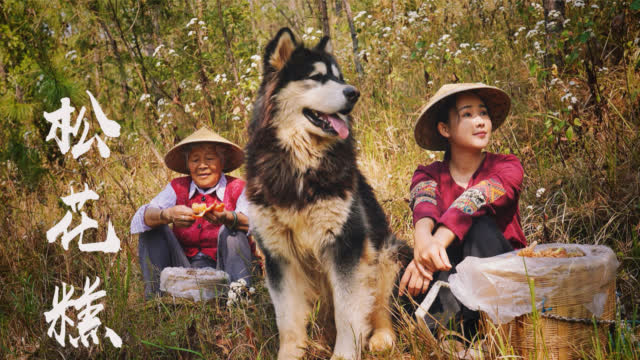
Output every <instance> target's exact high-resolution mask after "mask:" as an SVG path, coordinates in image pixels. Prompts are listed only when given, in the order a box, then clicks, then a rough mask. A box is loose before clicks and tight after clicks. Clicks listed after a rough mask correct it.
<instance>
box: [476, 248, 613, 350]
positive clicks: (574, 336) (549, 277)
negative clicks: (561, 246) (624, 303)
mask: <svg viewBox="0 0 640 360" xmlns="http://www.w3.org/2000/svg"><path fill="white" fill-rule="evenodd" d="M558 260H559V261H558V262H557V265H555V268H554V269H553V271H550V272H549V274H546V275H544V276H533V277H531V278H532V279H533V281H534V284H535V287H544V286H550V285H553V286H556V287H557V289H559V290H558V291H554V292H553V293H551V294H549V295H548V296H547V297H546V298H545V301H544V304H543V310H539V311H538V320H537V321H536V322H534V321H533V318H532V315H531V314H527V315H522V316H518V317H516V318H515V319H514V320H512V321H511V322H509V323H506V324H503V325H493V324H490V322H491V320H490V319H489V317H488V316H487V315H486V314H485V313H482V317H481V319H482V320H481V321H482V323H481V329H483V331H485V332H491V331H494V330H497V331H498V332H499V334H500V336H501V337H502V339H505V340H508V341H509V343H510V344H511V346H512V347H513V348H514V350H515V351H516V352H517V353H518V354H519V355H521V356H522V357H524V358H525V359H545V360H546V359H553V360H570V359H582V358H583V357H584V354H593V353H594V347H595V346H596V344H597V343H599V346H600V348H605V349H606V346H607V345H606V344H607V342H608V333H609V325H607V324H599V325H597V326H596V325H594V323H593V322H591V323H583V322H577V321H576V319H589V320H590V319H592V316H593V314H592V313H591V311H589V310H588V309H587V308H586V307H585V304H587V303H590V302H591V301H593V298H594V294H603V295H604V296H606V301H605V302H604V312H603V313H602V315H601V316H600V317H599V318H598V320H614V319H615V277H613V279H611V281H608V282H606V283H604V284H600V285H595V283H596V282H595V281H594V278H595V277H597V275H599V274H601V273H602V272H603V271H604V268H605V267H608V268H611V261H610V260H609V259H607V258H604V257H602V258H598V257H597V256H596V257H595V261H593V262H589V263H586V262H583V263H582V265H579V266H576V264H575V263H571V262H569V261H567V259H558ZM544 261H553V260H551V259H546V260H544ZM614 269H615V268H614ZM563 271H566V272H568V273H570V276H566V277H563V278H561V279H558V277H557V276H556V275H557V274H558V272H563ZM518 280H520V279H518ZM522 281H526V279H522ZM547 315H551V316H554V315H555V316H560V317H563V318H564V319H557V318H549V317H547ZM536 330H537V331H536Z"/></svg>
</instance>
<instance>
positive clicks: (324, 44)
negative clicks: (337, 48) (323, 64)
mask: <svg viewBox="0 0 640 360" xmlns="http://www.w3.org/2000/svg"><path fill="white" fill-rule="evenodd" d="M316 50H320V51H324V52H326V53H327V54H333V46H331V39H330V38H329V37H328V36H323V37H322V39H320V42H319V43H318V45H316Z"/></svg>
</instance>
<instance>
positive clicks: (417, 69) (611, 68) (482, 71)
mask: <svg viewBox="0 0 640 360" xmlns="http://www.w3.org/2000/svg"><path fill="white" fill-rule="evenodd" d="M257 3H259V4H260V5H261V6H262V5H264V6H262V7H258V6H257V5H256V9H257V10H256V14H255V15H252V16H255V18H256V19H265V20H259V21H258V23H257V24H256V26H257V28H256V34H255V37H256V39H257V43H258V44H265V43H266V41H267V39H268V37H269V36H271V35H272V33H273V31H272V30H273V29H274V28H277V26H279V25H280V24H285V23H286V21H285V20H284V19H283V17H282V15H281V14H280V12H279V11H276V10H274V9H273V8H271V7H270V6H271V5H270V4H271V2H269V1H258V2H257ZM574 3H575V2H567V8H566V17H567V18H568V19H570V21H569V22H568V23H567V25H566V26H565V30H566V33H561V34H556V35H550V36H547V35H545V33H544V27H542V28H540V27H539V25H536V24H537V23H538V22H539V21H541V20H543V19H544V16H543V14H542V12H541V10H540V5H539V4H538V3H537V2H531V1H507V0H504V1H499V0H496V1H486V2H485V1H461V0H454V1H444V0H432V1H424V2H415V1H410V0H406V1H404V0H403V1H395V2H394V4H395V5H394V6H393V7H391V4H390V2H388V1H373V0H372V1H365V2H362V3H355V2H354V4H352V7H353V8H354V14H357V13H358V12H359V11H367V13H365V14H363V15H360V16H359V17H358V19H356V27H357V28H358V30H359V33H358V36H359V40H360V44H361V50H362V51H363V53H362V54H361V56H362V58H361V60H362V61H363V64H364V67H365V75H364V76H362V77H359V76H358V75H357V74H356V73H355V70H354V68H353V65H352V64H353V62H352V54H351V40H350V36H349V33H348V27H347V24H346V22H344V21H342V20H339V21H338V20H336V19H335V18H333V25H334V26H333V27H332V29H333V34H332V35H333V38H334V48H335V49H336V52H335V55H336V57H337V59H338V61H339V63H340V64H341V65H342V69H343V71H344V72H345V75H346V77H347V78H348V80H349V82H350V83H352V84H354V85H356V86H357V87H358V88H359V89H360V91H361V93H362V96H361V99H360V102H359V104H358V105H357V106H356V109H355V111H354V113H353V117H354V121H355V122H354V124H355V125H354V131H353V133H354V135H355V137H356V139H357V144H358V153H359V163H358V165H359V167H360V169H361V170H362V171H363V172H364V173H365V175H366V176H367V178H368V180H369V182H370V183H371V185H372V186H373V188H374V189H375V191H376V194H377V197H378V200H379V201H380V202H381V203H382V206H383V208H384V210H385V212H386V213H387V215H388V217H389V220H390V223H391V226H392V228H393V230H394V232H395V233H396V234H397V235H398V236H399V237H400V238H403V239H405V240H407V241H411V240H410V239H411V238H412V228H411V214H410V211H409V208H408V206H407V202H408V188H409V180H410V178H411V176H412V173H413V171H414V170H415V168H416V167H417V165H418V164H427V163H430V162H431V161H433V160H434V159H440V158H441V157H442V154H441V153H431V152H428V151H425V150H422V149H420V148H418V147H417V145H416V144H415V141H414V139H413V126H414V123H415V120H416V118H417V115H418V109H419V108H420V106H421V105H422V104H423V103H424V102H425V101H426V99H427V98H428V97H429V96H430V95H432V94H433V93H434V92H435V91H436V90H437V89H438V88H439V86H440V85H442V84H444V83H448V82H452V81H454V80H456V79H459V81H470V82H471V81H474V82H475V81H482V82H485V83H487V84H490V85H496V86H499V87H501V88H503V89H504V90H506V91H507V92H508V93H509V94H511V96H512V100H513V107H512V111H511V114H510V117H509V120H508V121H507V123H506V124H505V125H503V126H502V128H501V129H499V130H498V131H497V132H496V133H495V134H494V137H493V140H492V145H491V148H490V149H489V150H491V151H496V152H503V153H513V154H516V155H517V156H519V158H520V159H521V161H522V163H523V165H524V168H525V173H526V176H525V183H524V189H523V192H522V194H521V199H520V208H521V211H522V222H523V227H524V230H525V233H526V235H527V238H528V240H529V241H534V240H538V241H539V242H571V243H586V244H604V245H607V246H610V247H612V248H613V249H614V250H615V251H616V253H617V255H618V258H619V260H620V261H621V264H622V265H621V267H620V270H619V273H618V278H617V284H618V292H619V294H620V298H621V303H620V306H619V309H620V316H621V317H622V319H637V318H638V317H637V309H638V305H639V304H640V295H639V294H640V293H639V292H638V289H639V288H640V284H639V283H638V279H639V277H640V266H638V264H639V263H640V241H638V238H639V236H638V231H639V227H640V173H639V172H638V169H640V147H638V146H637V144H638V140H639V137H640V135H638V134H639V132H638V127H639V126H640V112H638V109H639V108H640V101H639V94H640V75H639V72H638V68H639V64H640V63H639V61H640V51H638V50H637V46H638V36H639V34H640V28H639V27H638V22H637V19H638V10H632V1H618V2H615V3H611V2H609V1H604V0H601V1H591V2H589V4H588V5H587V6H584V7H577V6H574V5H572V4H574ZM633 3H634V4H636V3H637V1H634V2H633ZM591 5H597V6H598V9H594V8H592V7H591ZM280 11H282V13H285V14H287V12H286V9H284V10H283V9H280ZM620 14H622V15H623V17H624V18H625V19H627V22H626V26H625V28H624V31H623V32H622V33H620V34H617V33H614V31H617V30H616V29H614V28H613V27H612V19H613V18H614V17H615V16H617V15H620ZM589 24H590V25H589ZM183 25H184V24H177V26H183ZM306 25H307V26H312V24H311V22H309V24H306ZM520 27H525V29H524V30H519V28H520ZM534 29H538V32H537V33H531V34H532V35H529V36H527V35H528V34H529V33H530V31H532V30H534ZM589 29H590V30H589ZM587 32H593V33H594V35H593V36H591V37H589V36H587V38H586V40H585V42H582V40H583V38H582V37H581V36H583V34H585V33H587ZM312 33H315V29H314V30H313V32H312ZM445 35H448V36H445ZM309 41H311V40H309ZM536 42H538V47H536V45H535V43H536ZM463 44H468V46H466V45H463ZM545 45H549V46H550V48H551V49H553V48H554V47H556V49H557V47H558V46H560V45H562V46H563V49H562V51H560V50H558V51H555V52H553V54H551V55H557V54H560V55H561V56H565V55H566V57H564V64H557V66H552V65H549V64H547V63H546V61H547V60H546V59H547V58H548V55H549V54H550V53H551V52H552V50H547V52H546V53H544V54H543V53H541V52H540V51H542V50H544V49H547V48H546V47H545ZM245 50H246V49H245ZM595 50H597V51H595ZM618 53H620V54H622V55H620V56H618V55H616V54H618ZM236 56H237V57H238V58H239V59H240V58H242V59H243V60H244V61H245V62H244V64H248V63H250V60H249V56H250V54H247V53H246V51H245V52H243V53H241V54H240V53H239V54H236ZM574 56H575V58H574ZM572 58H574V60H571V59H572ZM594 69H595V70H594ZM593 71H595V83H594V79H593V77H591V76H590V72H593ZM211 75H212V76H211V77H212V78H213V74H211ZM257 79H258V77H257V74H253V75H252V76H248V77H247V78H246V79H245V80H243V81H242V83H241V84H237V86H236V87H235V88H233V89H232V88H231V87H232V86H231V85H228V84H227V85H222V84H221V85H220V90H219V91H220V94H218V95H219V96H220V98H224V102H222V103H221V104H223V106H224V107H223V108H224V109H225V110H226V111H228V112H229V113H224V114H222V115H221V117H220V119H219V121H218V122H217V123H216V130H217V131H218V132H220V133H221V134H222V135H223V136H226V137H227V138H229V139H231V140H233V141H236V142H237V143H240V144H244V143H245V142H246V139H247V138H246V131H245V129H244V126H242V123H243V121H241V120H245V121H246V120H248V114H249V113H250V107H249V104H250V101H246V100H245V99H246V98H253V97H255V83H256V81H257ZM115 87H117V86H115V85H114V88H115ZM114 91H115V90H114ZM132 91H134V92H136V91H137V92H138V94H137V95H136V96H138V97H139V96H140V95H142V90H141V89H133V90H132ZM216 91H218V90H216ZM224 91H231V92H230V93H229V94H230V95H229V96H227V97H225V96H224V95H223V94H224ZM96 93H97V92H96ZM107 93H108V92H106V91H105V92H104V94H107ZM567 93H570V94H571V95H570V96H569V97H568V98H567V97H566V94H567ZM104 94H103V95H102V96H98V97H99V98H98V100H99V101H100V103H101V105H103V109H105V112H107V113H108V114H109V113H111V114H113V113H117V112H120V111H124V113H122V114H119V116H117V118H121V119H131V120H130V121H127V122H126V124H123V134H122V135H121V136H120V137H119V138H117V139H114V140H111V141H110V142H109V147H110V148H111V151H112V155H111V157H110V158H108V159H102V158H100V157H99V156H98V155H97V152H95V151H94V150H95V149H94V150H92V151H91V152H89V153H88V154H86V155H85V156H83V157H82V160H80V161H74V160H72V159H71V157H70V156H67V157H66V158H64V159H62V160H56V161H54V162H46V161H45V160H44V159H42V160H41V161H42V164H43V167H44V168H45V169H46V170H47V171H48V172H47V174H48V175H38V176H44V178H42V180H41V181H40V182H39V183H38V185H37V186H36V188H35V189H32V188H29V187H27V186H26V185H25V181H24V179H25V177H24V176H22V175H21V171H22V170H21V168H20V166H19V164H16V163H15V162H11V161H5V162H3V163H0V165H1V166H0V181H1V183H2V189H3V191H2V192H0V203H2V207H1V211H0V240H2V244H3V246H2V248H0V279H1V280H0V282H1V283H2V286H0V353H3V354H6V356H7V357H8V358H23V357H29V356H31V357H33V358H59V357H63V358H104V359H112V358H116V357H120V358H145V359H159V358H167V359H168V358H178V359H199V358H205V359H272V358H274V356H275V354H276V352H277V348H278V337H277V328H276V325H275V316H274V313H273V309H272V305H271V303H270V299H269V296H268V293H267V291H266V289H265V287H264V284H263V281H262V279H260V280H259V281H258V282H257V284H256V289H257V291H256V293H255V294H254V295H253V296H252V297H251V298H250V299H251V303H248V302H244V303H239V304H237V305H233V306H226V300H227V299H225V298H224V297H223V298H221V299H219V300H216V301H213V302H209V303H190V302H186V301H173V300H171V299H163V300H154V301H150V302H144V301H143V297H142V293H143V288H142V282H141V275H140V270H139V267H138V264H137V238H136V237H134V236H130V235H128V233H129V223H130V220H131V217H132V216H133V213H134V212H135V210H136V209H137V207H138V206H140V205H141V204H144V203H146V202H148V201H149V200H150V199H151V198H152V197H153V196H155V194H157V193H158V192H159V191H160V190H161V189H162V188H163V187H164V186H165V185H166V184H167V182H168V181H170V179H171V178H172V177H174V176H175V174H173V173H171V172H170V171H169V170H167V169H166V168H165V167H164V164H163V163H162V161H161V158H159V157H158V156H157V155H156V154H159V155H160V156H162V155H163V154H164V153H166V151H167V150H168V149H169V148H170V147H171V146H172V145H173V144H174V143H175V142H176V140H177V138H179V137H181V136H184V135H185V134H187V133H189V132H190V131H192V129H194V128H196V127H198V126H201V125H208V122H207V120H206V117H205V116H204V114H201V115H196V116H191V115H186V114H185V112H184V111H183V109H178V106H177V105H175V104H168V105H164V106H159V105H157V103H152V104H151V105H150V106H149V107H146V106H144V104H142V103H140V104H136V105H135V106H133V107H132V108H131V109H121V106H120V104H117V103H113V101H112V99H110V98H108V97H107V96H106V95H104ZM593 94H595V96H594V95H593ZM200 96H201V95H199V94H198V93H196V92H188V94H187V95H185V98H186V100H185V102H187V100H188V101H199V100H201V99H200ZM189 97H191V98H189ZM573 97H575V102H574V101H573ZM74 105H78V107H79V106H81V105H82V104H74ZM85 105H86V104H85ZM235 108H238V109H239V110H238V111H237V113H238V114H239V115H238V116H241V117H242V119H241V120H240V121H239V120H233V117H232V116H231V115H230V114H231V113H232V112H233V111H234V110H235ZM169 113H171V114H172V116H173V120H172V121H171V122H167V121H166V117H165V118H162V117H159V114H169ZM165 116H166V115H165ZM163 119H165V120H163ZM43 142H44V139H43V138H37V137H36V135H35V134H26V135H25V138H24V143H25V146H27V147H40V148H43V147H42V143H43ZM38 174H40V173H38ZM242 174H243V170H242V169H240V170H237V171H235V172H234V174H233V175H237V176H242ZM84 183H87V184H88V185H89V187H90V188H91V189H93V190H94V191H96V192H97V193H98V194H99V195H100V199H99V200H98V201H95V202H88V203H87V204H86V205H85V208H84V209H83V210H84V211H86V212H87V214H89V216H90V217H92V218H93V219H95V220H96V221H98V223H99V224H100V227H99V229H98V230H91V231H87V232H86V233H85V234H84V237H85V239H97V240H96V241H99V240H100V239H104V238H105V237H106V224H107V223H108V221H109V220H110V221H111V222H112V223H113V225H114V226H115V229H116V232H117V234H118V236H119V238H120V239H121V241H122V250H121V251H120V252H119V253H117V254H115V255H103V254H99V253H98V254H86V253H81V252H79V251H78V249H77V246H76V245H75V244H76V243H75V242H74V241H72V243H71V246H70V249H69V250H68V251H64V250H62V249H61V247H60V244H59V242H56V243H52V244H49V243H48V242H47V240H46V237H45V234H46V231H47V230H48V229H49V228H51V227H52V226H53V225H54V224H56V223H57V222H58V221H59V220H60V219H61V218H62V217H63V216H64V214H65V212H66V211H67V208H66V207H65V206H64V205H63V204H62V203H61V201H60V197H62V196H66V195H68V194H69V193H70V190H69V187H70V185H71V186H73V188H74V189H76V190H78V189H79V188H81V187H83V186H84V185H83V184H84ZM540 188H545V189H546V191H544V193H542V194H541V195H540V196H537V195H536V194H537V190H538V189H540ZM77 221H78V218H77V215H76V216H75V217H74V223H73V224H72V226H75V225H77ZM96 276H99V277H100V278H101V280H102V283H101V286H100V289H103V290H106V292H107V296H106V297H105V298H104V305H105V309H104V311H102V312H101V313H100V314H99V318H100V319H101V320H102V322H103V324H104V325H106V326H109V327H110V328H112V329H114V330H115V331H116V333H118V334H119V335H120V336H121V338H122V340H123V344H124V345H123V348H122V349H115V348H113V347H112V346H111V344H110V343H109V342H108V340H106V339H103V338H102V336H101V339H100V341H101V342H100V344H99V345H95V346H92V347H91V348H90V349H85V348H82V347H80V348H78V349H74V348H72V347H71V346H70V345H69V344H68V342H67V346H66V347H64V348H63V347H61V346H59V345H58V344H57V343H56V342H55V340H53V339H51V338H50V337H48V336H47V334H46V333H47V328H48V325H47V324H46V323H45V321H44V316H43V313H44V312H45V311H48V310H49V309H51V306H52V298H53V291H54V288H55V286H61V283H62V282H66V283H68V284H72V285H74V286H75V287H76V288H77V289H78V290H77V291H79V287H80V286H81V285H82V284H83V283H84V279H85V277H89V278H91V279H94V278H95V277H96ZM534 311H535V309H534ZM316 315H317V314H316ZM396 327H397V331H398V335H399V337H398V343H397V345H396V347H395V348H394V349H393V350H392V351H390V352H389V353H385V354H370V353H367V354H366V355H365V358H377V359H398V358H402V359H422V358H436V359H449V358H453V356H452V355H449V354H448V352H447V351H444V350H443V349H442V348H441V345H440V344H439V343H438V342H437V341H436V340H435V339H434V338H433V336H431V334H430V333H426V332H424V331H423V330H421V329H419V328H418V327H417V326H416V323H415V322H414V321H413V320H412V319H411V317H410V315H409V314H407V313H403V312H402V311H399V315H398V316H397V319H396ZM308 332H309V335H310V338H311V340H310V346H309V354H308V358H311V359H315V358H317V359H321V358H327V357H328V356H329V355H330V346H329V345H328V344H327V341H326V339H323V338H322V331H321V329H319V325H318V324H316V323H312V324H311V325H310V326H309V329H308ZM485 332H486V333H487V336H486V338H484V339H476V340H474V344H473V346H475V347H476V348H483V349H485V350H486V351H487V352H486V353H485V357H484V358H487V359H490V358H513V357H514V355H515V352H514V350H513V347H512V346H511V345H510V344H509V342H508V338H505V336H504V335H503V334H502V335H501V334H500V333H499V332H498V331H497V328H496V329H494V328H491V329H486V331H485ZM100 334H102V333H100ZM637 337H638V330H637V327H633V326H616V327H615V330H614V332H613V333H612V334H611V336H610V340H609V342H608V343H607V344H597V347H596V348H597V350H596V352H595V353H593V354H585V357H589V358H594V359H600V358H615V359H637V358H639V357H640V348H639V345H638V340H637ZM540 341H544V339H540Z"/></svg>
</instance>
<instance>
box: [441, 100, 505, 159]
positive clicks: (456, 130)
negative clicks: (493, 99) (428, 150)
mask: <svg viewBox="0 0 640 360" xmlns="http://www.w3.org/2000/svg"><path fill="white" fill-rule="evenodd" d="M491 125H492V124H491V118H489V111H488V110H487V107H486V106H485V104H484V102H483V101H482V99H480V98H479V97H478V96H476V95H474V94H472V93H462V94H460V95H458V96H457V97H456V104H455V108H452V109H450V110H449V123H448V124H444V123H440V124H438V130H439V131H440V133H441V134H442V136H444V137H445V138H447V139H448V140H449V144H450V145H451V147H452V148H454V147H459V148H467V149H475V150H482V149H484V148H485V147H486V146H487V145H488V144H489V138H490V137H491V129H492V127H491Z"/></svg>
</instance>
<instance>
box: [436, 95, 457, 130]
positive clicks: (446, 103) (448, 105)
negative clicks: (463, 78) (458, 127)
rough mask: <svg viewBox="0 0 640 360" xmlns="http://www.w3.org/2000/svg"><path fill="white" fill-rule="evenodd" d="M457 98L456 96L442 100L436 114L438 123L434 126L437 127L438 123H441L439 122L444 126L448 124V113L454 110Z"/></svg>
mask: <svg viewBox="0 0 640 360" xmlns="http://www.w3.org/2000/svg"><path fill="white" fill-rule="evenodd" d="M457 97H458V96H457V94H456V95H452V96H449V97H447V98H445V99H444V100H442V102H441V103H440V105H438V113H437V119H438V121H437V122H436V126H438V123H441V122H442V123H445V124H448V123H449V111H450V110H451V109H455V107H456V99H457Z"/></svg>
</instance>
